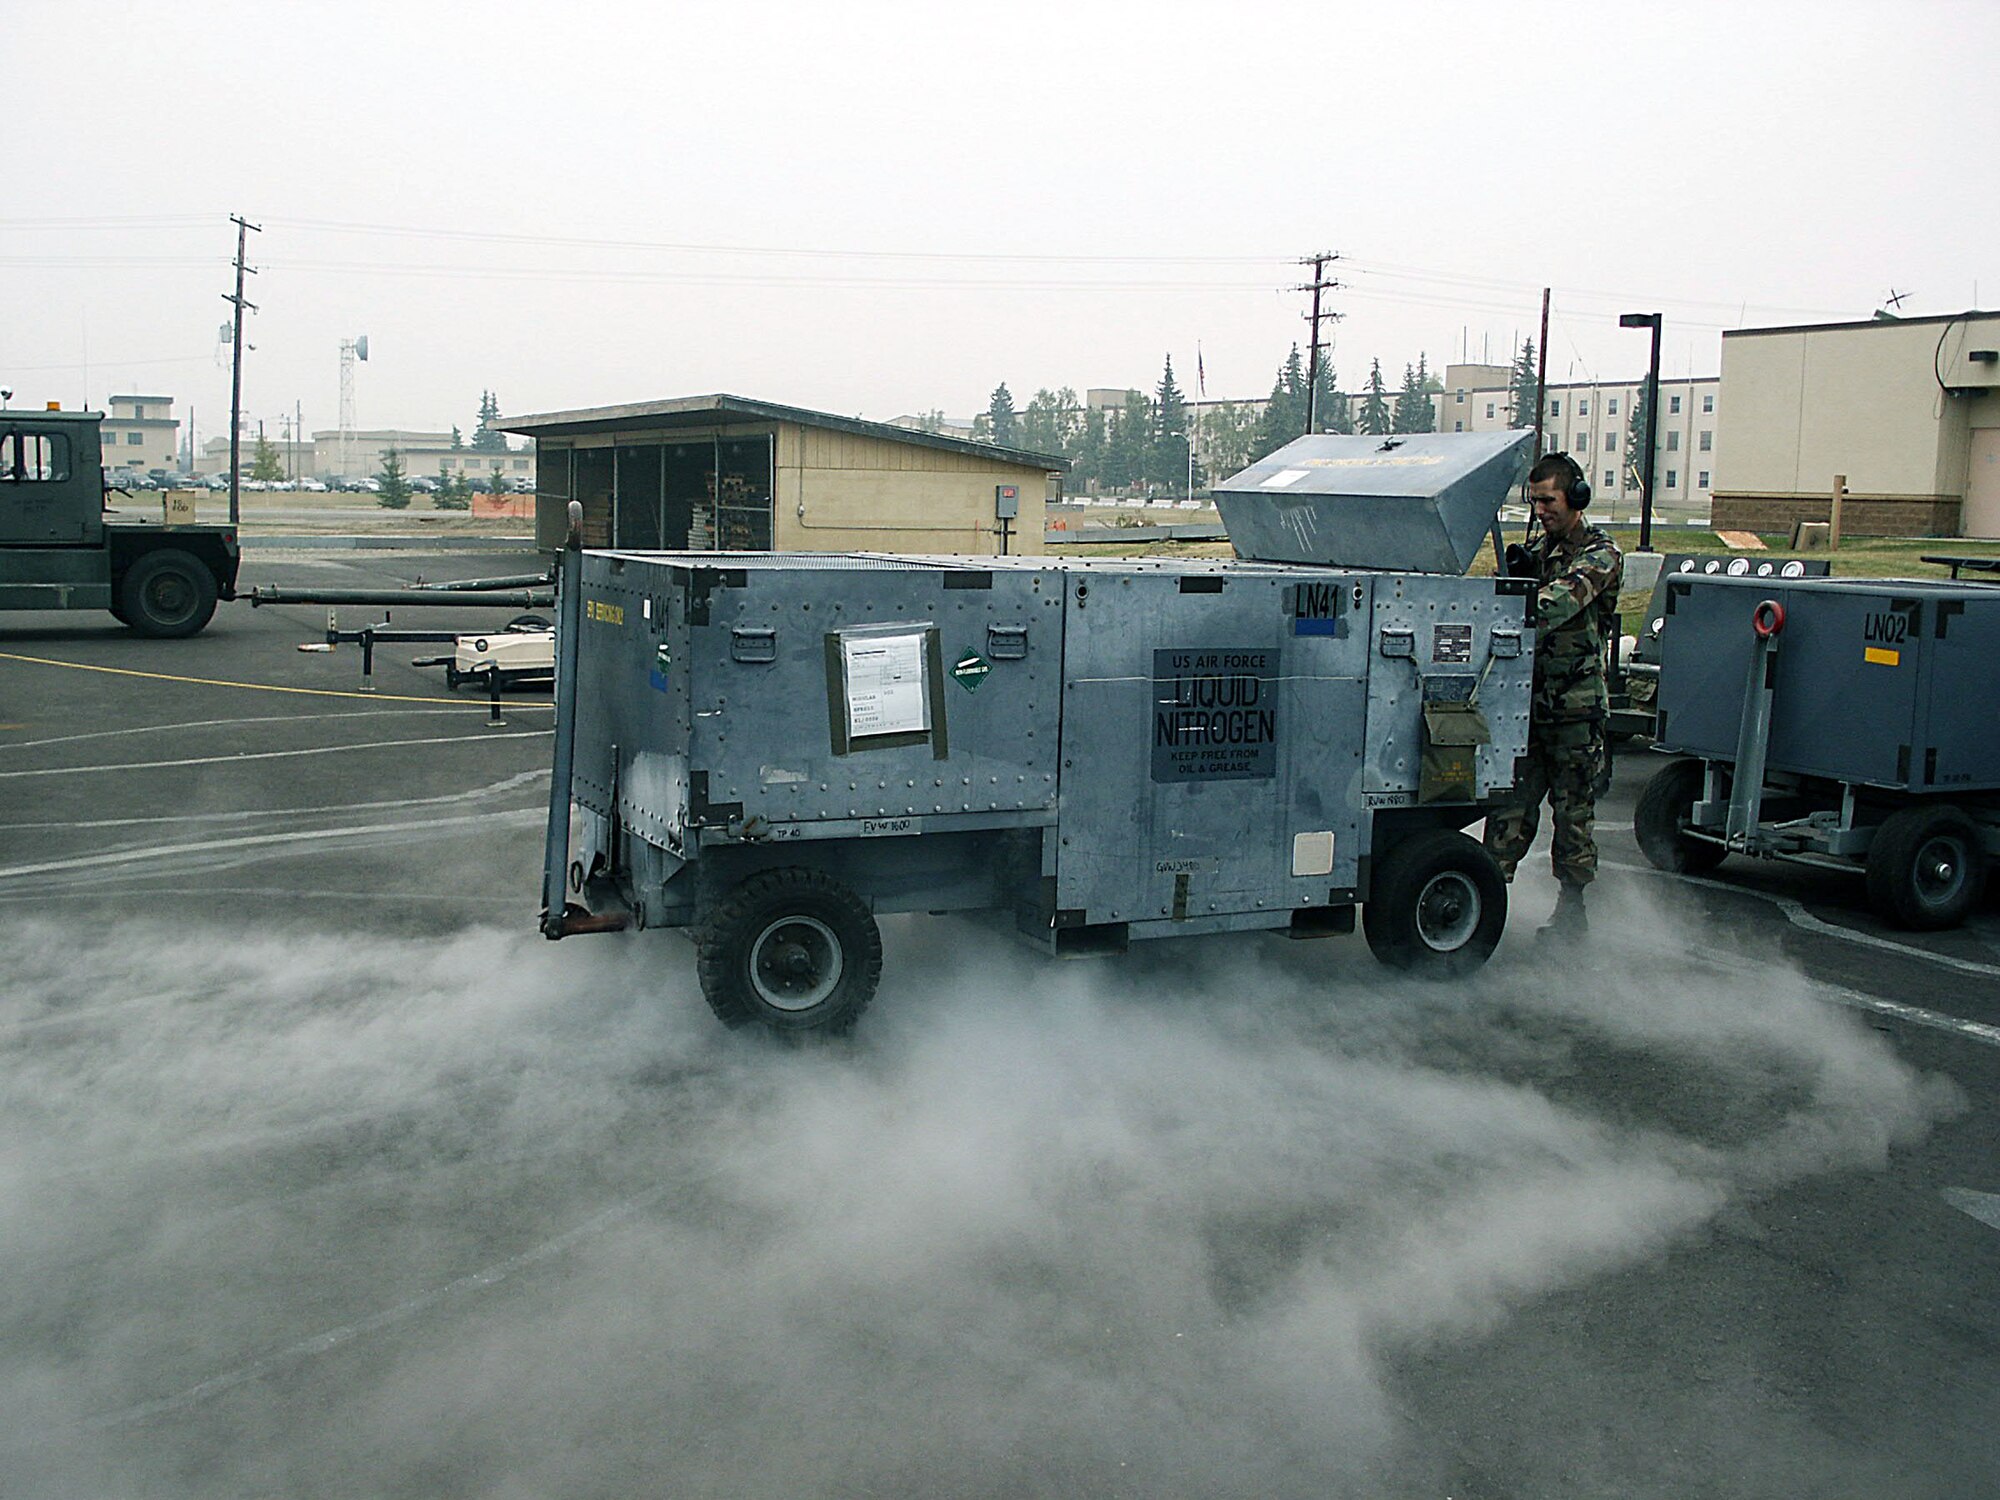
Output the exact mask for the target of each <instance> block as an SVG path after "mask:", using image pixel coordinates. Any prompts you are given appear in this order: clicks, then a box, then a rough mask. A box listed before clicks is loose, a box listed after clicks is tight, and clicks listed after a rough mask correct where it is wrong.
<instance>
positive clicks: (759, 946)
mask: <svg viewBox="0 0 2000 1500" xmlns="http://www.w3.org/2000/svg"><path fill="white" fill-rule="evenodd" d="M694 940H695V948H696V953H697V959H696V968H697V972H698V973H699V974H700V976H701V992H702V995H703V997H704V998H706V999H707V1001H708V1004H709V1008H710V1009H711V1010H713V1011H714V1012H715V1014H716V1016H717V1017H718V1018H719V1019H720V1020H721V1021H722V1022H723V1024H724V1025H727V1026H742V1025H745V1024H747V1023H749V1022H752V1021H755V1022H758V1023H760V1024H762V1025H764V1026H767V1027H769V1028H770V1029H772V1030H773V1031H780V1032H787V1033H795V1034H796V1033H803V1032H820V1033H827V1034H833V1033H839V1032H844V1031H847V1030H849V1029H850V1028H852V1027H853V1025H854V1023H855V1022H856V1021H857V1020H859V1019H860V1016H861V1012H862V1011H863V1010H865V1009H866V1008H867V1006H868V1002H869V1001H870V1000H872V999H874V998H875V986H876V985H877V984H878V983H880V981H881V978H882V935H881V933H880V932H879V931H878V930H877V929H876V926H875V918H874V915H873V914H872V913H871V912H870V911H869V910H868V908H867V906H866V905H865V904H863V902H862V900H861V898H860V897H859V896H857V895H855V894H854V892H853V891H851V890H849V889H848V888H847V887H846V886H844V885H842V884H841V883H840V882H839V881H838V880H835V879H834V878H833V877H832V876H830V875H826V874H823V873H822V872H820V871H818V870H804V869H784V870H765V871H762V872H761V873H759V874H756V875H752V876H751V877H750V878H749V879H748V880H745V881H744V882H743V883H742V884H741V885H739V886H737V887H736V888H735V889H734V890H732V891H731V892H730V893H729V894H728V895H727V896H725V897H723V898H722V900H720V901H719V902H717V903H716V905H715V906H714V908H713V909H711V910H710V911H709V912H708V913H706V914H705V915H704V916H703V917H701V918H700V919H699V920H698V921H697V923H696V928H695V933H694Z"/></svg>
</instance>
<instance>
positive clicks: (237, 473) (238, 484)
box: [222, 214, 264, 526]
mask: <svg viewBox="0 0 2000 1500" xmlns="http://www.w3.org/2000/svg"><path fill="white" fill-rule="evenodd" d="M229 222H230V223H232V224H234V225H235V226H236V295H235V296H233V297H232V296H229V295H228V294H227V293H224V295H223V298H222V300H223V301H224V302H227V303H228V304H229V305H230V306H231V307H232V308H234V309H235V311H236V316H235V317H233V318H231V319H230V323H231V325H232V326H231V328H230V341H231V342H232V343H233V344H234V345H235V349H234V353H233V357H232V359H231V361H230V367H229V524H230V525H231V526H234V525H236V524H237V523H238V522H239V521H240V520H241V518H242V503H243V502H242V497H241V494H240V491H241V489H242V485H243V480H242V472H241V471H242V463H243V451H242V442H243V314H244V313H246V312H255V311H256V310H257V308H256V305H255V304H254V303H250V302H245V301H244V300H243V278H244V277H245V276H255V275H256V274H257V272H256V270H255V269H254V268H253V267H250V266H246V265H245V264H244V263H243V249H244V245H245V244H246V243H247V241H246V239H245V236H246V235H247V234H248V233H249V231H251V230H253V229H255V230H256V231H257V233H259V234H262V233H263V232H264V231H263V229H262V228H261V227H259V226H258V225H256V224H252V223H250V222H249V221H248V220H245V219H241V218H238V217H237V216H236V215H235V214H231V215H230V216H229Z"/></svg>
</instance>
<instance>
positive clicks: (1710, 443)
mask: <svg viewBox="0 0 2000 1500" xmlns="http://www.w3.org/2000/svg"><path fill="white" fill-rule="evenodd" d="M1714 449H1715V429H1714V428H1703V429H1702V434H1701V451H1702V452H1704V453H1710V452H1713V451H1714Z"/></svg>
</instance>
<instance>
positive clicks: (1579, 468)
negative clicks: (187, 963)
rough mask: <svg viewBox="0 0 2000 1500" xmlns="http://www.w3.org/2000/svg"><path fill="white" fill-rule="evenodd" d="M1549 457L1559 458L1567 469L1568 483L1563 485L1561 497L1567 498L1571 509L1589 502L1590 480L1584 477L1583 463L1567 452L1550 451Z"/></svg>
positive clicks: (1578, 507) (1576, 508)
mask: <svg viewBox="0 0 2000 1500" xmlns="http://www.w3.org/2000/svg"><path fill="white" fill-rule="evenodd" d="M1549 457H1550V458H1559V459H1561V460H1562V462H1563V465H1564V467H1566V468H1567V469H1568V470H1569V483H1568V484H1566V485H1564V486H1563V498H1564V499H1566V500H1568V501H1569V503H1570V508H1571V509H1572V510H1582V509H1583V508H1584V507H1585V506H1587V505H1589V504H1590V480H1589V479H1588V478H1586V477H1585V475H1584V472H1583V465H1582V464H1580V463H1578V462H1577V461H1576V460H1575V459H1573V458H1571V457H1570V456H1569V455H1568V454H1567V453H1551V454H1550V455H1549Z"/></svg>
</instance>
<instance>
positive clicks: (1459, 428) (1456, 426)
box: [1451, 422, 1465, 432]
mask: <svg viewBox="0 0 2000 1500" xmlns="http://www.w3.org/2000/svg"><path fill="white" fill-rule="evenodd" d="M1451 430H1452V431H1453V432H1463V431H1465V424H1464V423H1463V422H1454V423H1452V424H1451Z"/></svg>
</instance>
